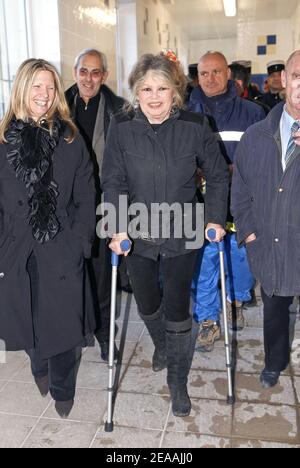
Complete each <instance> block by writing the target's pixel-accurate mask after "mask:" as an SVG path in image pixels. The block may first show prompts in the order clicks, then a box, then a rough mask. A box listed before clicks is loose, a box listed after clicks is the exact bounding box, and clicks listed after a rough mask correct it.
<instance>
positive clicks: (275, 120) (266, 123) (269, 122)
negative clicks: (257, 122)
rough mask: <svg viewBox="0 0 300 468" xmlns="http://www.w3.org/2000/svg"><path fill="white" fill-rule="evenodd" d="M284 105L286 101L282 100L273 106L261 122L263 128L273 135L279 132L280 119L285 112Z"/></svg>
mask: <svg viewBox="0 0 300 468" xmlns="http://www.w3.org/2000/svg"><path fill="white" fill-rule="evenodd" d="M284 106H285V102H280V103H279V104H277V105H276V106H275V107H273V109H272V110H271V112H270V113H269V114H268V116H267V117H266V119H265V120H263V121H262V122H261V125H262V128H263V130H264V131H266V132H267V133H269V134H270V135H272V136H275V135H277V134H278V129H279V124H280V119H281V116H282V113H283V108H284Z"/></svg>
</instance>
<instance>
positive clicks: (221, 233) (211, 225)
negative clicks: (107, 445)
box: [205, 223, 226, 242]
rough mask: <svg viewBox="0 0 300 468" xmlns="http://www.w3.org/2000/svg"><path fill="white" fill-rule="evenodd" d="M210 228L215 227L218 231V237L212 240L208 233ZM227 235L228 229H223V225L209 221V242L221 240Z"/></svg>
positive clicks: (206, 230) (206, 235)
mask: <svg viewBox="0 0 300 468" xmlns="http://www.w3.org/2000/svg"><path fill="white" fill-rule="evenodd" d="M210 229H214V230H215V231H216V237H215V239H213V240H211V239H210V238H209V237H208V234H207V233H208V231H209V230H210ZM225 235H226V231H225V229H223V227H222V226H221V225H220V224H213V223H208V225H207V226H206V229H205V239H207V240H208V241H209V242H221V240H222V239H223V237H224V236H225Z"/></svg>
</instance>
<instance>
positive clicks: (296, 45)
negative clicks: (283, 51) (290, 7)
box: [292, 1, 300, 51]
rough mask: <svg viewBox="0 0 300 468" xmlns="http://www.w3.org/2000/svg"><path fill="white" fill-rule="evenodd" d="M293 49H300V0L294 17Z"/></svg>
mask: <svg viewBox="0 0 300 468" xmlns="http://www.w3.org/2000/svg"><path fill="white" fill-rule="evenodd" d="M292 49H293V51H294V50H296V49H300V1H299V5H298V8H297V10H296V12H295V15H294V16H293V18H292Z"/></svg>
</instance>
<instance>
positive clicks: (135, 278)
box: [126, 251, 197, 323]
mask: <svg viewBox="0 0 300 468" xmlns="http://www.w3.org/2000/svg"><path fill="white" fill-rule="evenodd" d="M196 258H197V251H195V252H191V253H188V254H186V255H180V256H178V257H173V258H166V259H164V258H162V257H160V258H159V259H158V260H157V261H155V260H151V259H148V258H144V257H141V256H139V255H131V256H129V257H127V258H126V263H127V268H128V273H129V278H130V281H131V285H132V289H133V293H134V297H135V300H136V302H137V305H138V308H139V311H140V313H141V314H142V316H151V315H153V314H155V313H156V312H157V310H158V309H159V308H160V306H161V304H162V301H163V312H164V316H165V319H166V320H167V321H168V322H177V323H179V322H184V321H186V320H188V319H189V318H190V294H191V284H192V278H193V273H194V269H195V263H196Z"/></svg>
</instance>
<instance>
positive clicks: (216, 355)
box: [192, 347, 226, 371]
mask: <svg viewBox="0 0 300 468" xmlns="http://www.w3.org/2000/svg"><path fill="white" fill-rule="evenodd" d="M192 369H195V370H209V371H226V363H225V348H223V347H222V348H218V347H215V349H214V350H213V351H212V352H211V353H202V352H200V351H195V353H194V358H193V363H192Z"/></svg>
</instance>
